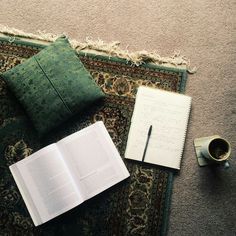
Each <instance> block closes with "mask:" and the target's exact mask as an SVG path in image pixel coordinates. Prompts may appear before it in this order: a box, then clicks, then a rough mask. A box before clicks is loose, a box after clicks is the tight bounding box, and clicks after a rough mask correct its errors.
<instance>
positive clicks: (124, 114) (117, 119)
mask: <svg viewBox="0 0 236 236" xmlns="http://www.w3.org/2000/svg"><path fill="white" fill-rule="evenodd" d="M9 39H11V38H9V37H5V38H0V60H1V65H0V72H5V71H6V70H8V69H10V68H12V67H14V66H15V65H17V64H19V63H21V62H22V61H24V60H25V59H27V58H30V57H31V56H32V55H35V54H36V53H37V52H39V51H40V50H41V49H42V48H43V47H44V45H42V44H33V43H32V42H31V43H28V42H26V41H24V40H22V39H15V40H14V42H9ZM79 57H80V59H81V61H82V62H83V64H84V66H85V67H86V68H87V69H88V70H89V72H90V73H91V75H92V77H93V78H94V80H95V81H96V83H97V84H98V85H99V86H100V87H101V89H102V90H103V92H104V93H105V94H106V99H105V101H104V102H100V104H96V105H94V106H90V107H89V108H90V109H87V112H84V113H82V114H79V115H77V116H75V117H73V119H70V120H69V122H67V123H64V124H62V125H60V126H59V127H58V128H56V129H55V130H53V131H52V132H51V133H49V134H48V135H46V136H44V137H43V138H42V139H39V138H38V137H37V135H36V132H35V130H34V129H33V128H32V125H31V122H30V120H29V119H28V118H27V116H26V115H25V114H24V111H23V109H22V108H21V107H20V106H19V103H18V102H17V100H16V99H15V98H14V97H13V96H12V95H11V93H10V91H9V90H8V89H7V86H6V84H5V83H4V81H3V80H2V79H1V78H0V114H1V115H0V138H1V145H0V155H1V157H2V158H1V159H0V169H1V173H0V192H1V196H2V198H3V199H2V201H1V204H0V212H1V213H0V231H1V232H2V233H3V234H5V235H7V234H9V235H18V234H19V235H20V234H22V235H23V234H40V235H44V234H48V235H67V234H68V232H69V233H70V235H78V234H79V235H117V236H118V235H156V234H163V235H165V234H166V231H167V225H168V215H169V206H170V196H171V188H172V180H173V171H172V170H170V169H165V168H161V167H158V166H151V165H147V164H145V165H140V163H137V162H133V161H128V160H124V161H125V163H126V165H127V168H128V170H129V172H130V174H131V177H130V178H129V179H128V180H127V181H124V182H123V183H120V184H118V185H117V186H115V187H114V188H111V189H109V190H108V191H105V192H104V193H102V194H100V195H99V196H98V197H95V198H93V199H91V200H89V201H87V202H85V203H84V204H82V206H80V207H77V208H75V209H73V210H72V211H70V212H69V213H66V214H64V215H62V216H61V217H58V218H56V219H55V220H52V221H50V222H49V223H47V224H44V225H42V226H41V227H37V228H35V227H33V225H32V221H31V220H30V217H29V215H28V214H27V211H26V209H25V206H24V203H23V201H22V198H21V197H20V194H19V191H18V189H17V187H16V185H15V183H14V181H13V178H12V176H11V174H10V171H9V168H8V166H9V165H11V164H13V163H15V162H16V161H18V160H21V159H23V158H25V157H26V156H27V155H29V154H30V153H32V152H35V151H36V150H37V149H39V148H40V147H44V146H46V145H48V144H51V143H53V142H56V141H58V140H60V139H62V138H63V137H65V136H67V135H69V134H71V133H73V132H76V131H78V130H80V129H82V128H84V127H87V126H88V125H90V124H91V123H93V122H96V121H98V120H102V121H103V122H104V124H105V126H106V128H107V129H108V132H109V133H110V135H111V137H112V139H113V141H114V143H115V144H116V146H117V148H118V150H119V151H120V154H121V156H122V157H123V156H124V152H125V147H126V141H127V137H128V131H129V126H130V120H131V116H132V112H133V108H134V101H135V95H136V92H137V87H138V86H139V85H147V86H152V87H158V88H162V89H166V90H169V91H173V92H183V91H184V89H185V83H186V79H187V77H186V73H187V72H186V70H183V69H168V68H164V67H160V66H155V65H149V64H146V65H142V66H134V65H133V64H132V63H127V61H126V60H124V59H119V58H111V57H110V58H109V57H108V56H101V55H94V54H88V53H84V52H80V53H79Z"/></svg>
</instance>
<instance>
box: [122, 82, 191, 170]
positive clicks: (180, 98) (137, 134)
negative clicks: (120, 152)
mask: <svg viewBox="0 0 236 236" xmlns="http://www.w3.org/2000/svg"><path fill="white" fill-rule="evenodd" d="M190 108H191V97H189V96H186V95H183V94H178V93H174V92H168V91H165V90H161V89H154V88H150V87H144V86H140V87H139V88H138V92H137V95H136V100H135V106H134V112H133V116H132V120H131V126H130V130H129V136H128V141H127V146H126V151H125V158H128V159H132V160H137V161H143V162H147V163H152V164H156V165H161V166H165V167H170V168H174V169H180V163H181V158H182V153H183V149H184V143H185V136H186V131H187V126H188V120H189V114H190Z"/></svg>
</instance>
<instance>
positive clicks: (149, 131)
mask: <svg viewBox="0 0 236 236" xmlns="http://www.w3.org/2000/svg"><path fill="white" fill-rule="evenodd" d="M151 133H152V125H150V127H149V130H148V136H147V141H146V145H145V148H144V151H143V158H142V162H143V161H144V159H145V155H146V151H147V147H148V143H149V139H150V136H151Z"/></svg>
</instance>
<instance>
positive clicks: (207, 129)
mask: <svg viewBox="0 0 236 236" xmlns="http://www.w3.org/2000/svg"><path fill="white" fill-rule="evenodd" d="M0 24H3V25H8V26H9V27H15V28H18V29H22V30H24V31H27V32H32V33H35V32H36V30H38V29H40V30H45V31H47V32H52V33H61V32H67V33H68V34H69V35H70V36H71V37H72V38H75V39H77V40H80V41H83V40H84V39H85V37H86V36H91V37H93V38H94V39H97V38H101V39H103V40H105V41H113V40H118V41H120V42H121V43H122V45H123V48H125V47H126V45H129V48H128V49H129V50H131V51H134V50H143V49H146V50H148V51H154V50H155V51H158V52H159V53H160V54H161V55H163V56H168V55H171V54H172V52H173V51H174V50H181V52H182V54H184V55H186V56H187V57H188V58H190V59H191V62H192V65H195V66H197V67H198V71H197V73H196V74H194V75H191V76H189V81H188V84H187V89H186V93H187V94H188V95H190V96H192V97H193V105H192V113H191V119H190V124H189V129H188V135H187V140H186V146H185V151H184V156H183V161H182V167H181V171H180V172H179V174H178V175H177V176H176V177H175V181H174V186H173V196H172V204H171V214H170V222H169V231H168V235H170V236H172V235H181V236H182V235H236V224H235V221H236V150H235V147H236V128H235V127H236V105H235V104H236V66H235V64H236V50H235V49H236V1H235V0H225V1H221V0H214V1H213V0H208V1H207V0H205V1H204V0H198V1H187V0H184V1H174V0H161V1H156V0H148V1H144V0H136V1H134V0H130V1H124V0H120V1H118V0H114V1H108V0H100V1H99V0H94V1H91V0H86V1H82V0H81V1H76V0H67V1H66V0H58V1H49V0H47V1H38V0H25V1H19V0H18V1H17V0H14V1H13V0H8V1H5V0H2V1H1V4H0ZM213 134H219V135H221V136H223V137H225V138H226V139H228V140H229V141H230V142H231V144H232V147H233V154H232V157H233V158H232V161H231V168H230V169H228V170H227V171H224V170H220V169H212V168H199V167H198V165H197V162H196V158H195V153H194V149H193V139H194V138H196V137H202V136H208V135H213Z"/></svg>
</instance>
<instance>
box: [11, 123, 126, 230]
mask: <svg viewBox="0 0 236 236" xmlns="http://www.w3.org/2000/svg"><path fill="white" fill-rule="evenodd" d="M10 170H11V172H12V174H13V177H14V179H15V181H16V184H17V186H18V188H19V190H20V192H21V195H22V196H23V199H24V201H25V203H26V206H27V208H28V211H29V213H30V215H31V217H32V219H33V222H34V224H35V225H36V226H37V225H40V224H42V223H44V222H46V221H48V220H50V219H52V218H54V217H56V216H58V215H60V214H62V213H64V212H66V211H68V210H70V209H71V208H73V207H75V206H77V205H79V204H81V203H82V202H84V201H85V200H87V199H89V198H91V197H93V196H95V195H97V194H99V193H101V192H102V191H104V190H106V189H108V188H109V187H111V186H113V185H114V184H116V183H118V182H120V181H122V180H123V179H125V178H127V177H128V176H129V172H128V170H127V169H126V167H125V165H124V163H123V161H122V159H121V157H120V155H119V153H118V151H117V149H116V147H115V145H114V143H113V142H112V140H111V138H110V136H109V134H108V132H107V130H106V128H105V126H104V124H103V122H101V121H99V122H96V123H95V124H93V125H91V126H89V127H87V128H84V129H82V130H80V131H78V132H76V133H74V134H71V135H69V136H67V137H66V138H64V139H62V140H60V141H59V142H57V143H54V144H51V145H49V146H47V147H44V148H42V149H41V150H39V151H37V152H35V153H33V154H32V155H30V156H29V157H27V158H25V159H23V160H21V161H19V162H17V163H15V164H13V165H11V166H10Z"/></svg>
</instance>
